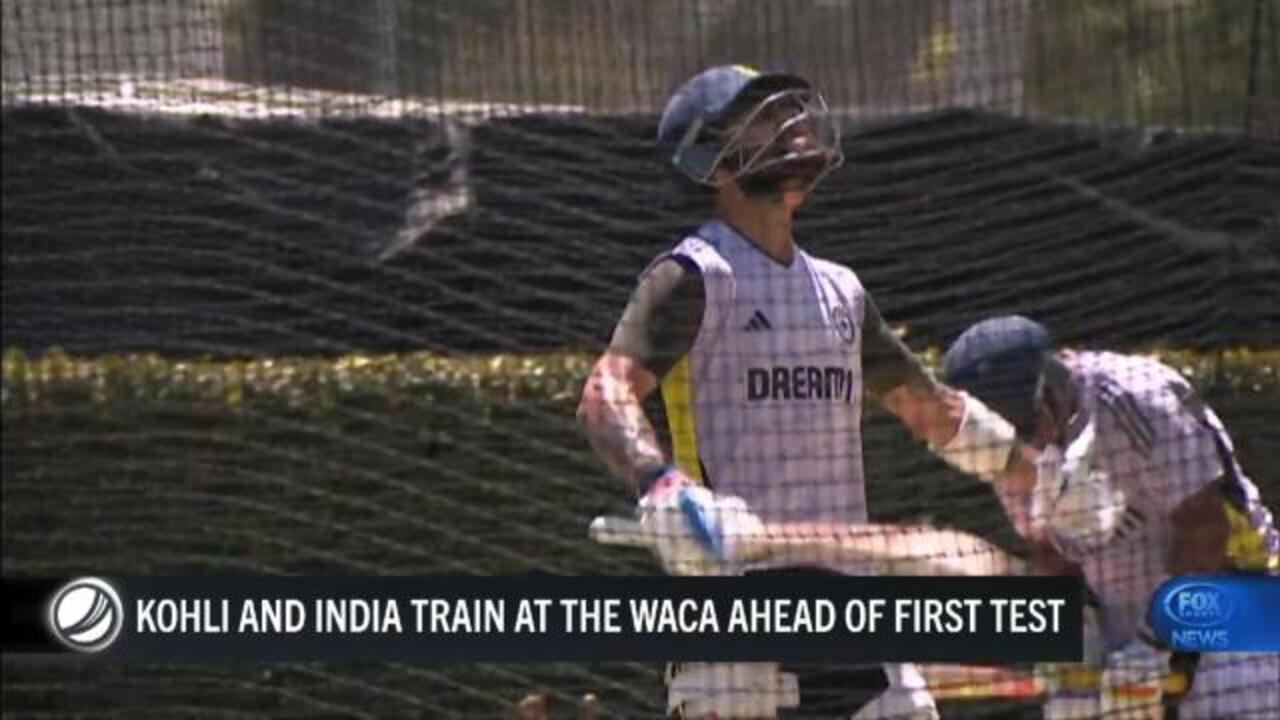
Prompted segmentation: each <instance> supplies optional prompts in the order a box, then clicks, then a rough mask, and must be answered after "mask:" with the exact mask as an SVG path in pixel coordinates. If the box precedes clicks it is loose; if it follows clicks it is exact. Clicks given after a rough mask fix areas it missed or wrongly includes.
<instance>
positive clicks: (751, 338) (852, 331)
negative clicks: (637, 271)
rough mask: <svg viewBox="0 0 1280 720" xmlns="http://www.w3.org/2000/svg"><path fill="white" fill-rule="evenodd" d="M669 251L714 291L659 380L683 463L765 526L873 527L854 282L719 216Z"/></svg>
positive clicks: (836, 268) (839, 269)
mask: <svg viewBox="0 0 1280 720" xmlns="http://www.w3.org/2000/svg"><path fill="white" fill-rule="evenodd" d="M670 254H671V255H677V256H680V257H682V258H687V259H688V260H690V261H692V262H693V263H695V264H696V265H697V266H698V268H699V270H701V272H702V277H703V283H704V287H705V289H706V304H705V310H704V314H703V321H702V325H701V330H700V332H699V334H698V336H697V338H696V339H695V341H694V344H693V348H692V350H691V351H690V352H689V353H688V354H687V355H686V357H685V359H684V360H682V361H681V362H680V363H678V364H677V365H676V367H675V369H674V370H672V371H671V373H669V374H668V375H667V377H666V378H664V379H663V382H662V384H663V400H664V403H665V405H666V412H667V417H668V423H669V424H670V426H671V430H672V444H673V446H674V451H675V452H674V454H675V457H676V462H677V464H679V465H680V467H681V468H682V469H683V470H685V471H686V472H688V473H690V474H692V475H695V476H698V475H702V476H703V479H704V480H705V481H706V482H707V483H708V484H709V485H710V487H712V488H713V489H714V490H716V491H717V492H720V493H726V494H732V495H738V496H741V497H742V498H743V499H745V500H746V501H747V503H748V504H749V505H750V507H751V508H752V509H753V511H754V512H756V513H757V514H758V515H760V517H762V518H763V519H764V520H766V521H769V522H785V521H832V522H842V523H849V524H853V523H863V522H866V519H867V508H866V494H865V490H864V487H863V475H862V438H861V432H860V428H861V415H862V368H861V345H862V331H861V329H862V324H863V309H864V307H865V298H866V294H865V291H864V290H863V288H862V284H861V283H860V282H859V281H858V278H857V276H856V275H855V274H854V273H853V271H852V270H850V269H848V268H845V267H843V266H840V265H837V264H835V263H831V262H827V261H825V260H819V259H817V258H814V257H812V256H810V255H808V254H806V253H804V252H802V251H800V250H799V249H797V251H796V253H795V257H794V259H793V260H792V262H791V264H790V266H786V265H783V264H781V263H779V262H778V261H776V260H774V259H772V258H770V257H769V256H767V255H765V254H764V253H763V252H762V251H761V250H759V249H758V248H757V247H756V246H754V245H753V244H751V243H750V242H749V241H747V240H746V239H744V238H743V237H742V236H740V235H739V234H738V233H737V232H735V231H734V230H733V229H731V228H730V227H729V226H728V225H727V224H725V223H723V222H720V221H713V222H710V223H707V224H706V225H704V226H702V227H701V228H700V229H699V230H698V232H697V233H696V234H695V235H693V236H690V237H688V238H686V239H685V240H684V241H683V242H681V243H680V244H679V245H678V246H676V248H675V249H674V250H673V251H671V253H670Z"/></svg>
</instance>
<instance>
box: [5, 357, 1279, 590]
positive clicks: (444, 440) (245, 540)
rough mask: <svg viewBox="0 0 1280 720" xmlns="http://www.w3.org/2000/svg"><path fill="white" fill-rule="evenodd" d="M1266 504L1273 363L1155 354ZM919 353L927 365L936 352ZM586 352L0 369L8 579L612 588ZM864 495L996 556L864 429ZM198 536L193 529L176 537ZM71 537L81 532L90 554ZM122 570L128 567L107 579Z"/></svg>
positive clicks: (888, 437) (1273, 468) (897, 435)
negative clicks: (369, 577)
mask: <svg viewBox="0 0 1280 720" xmlns="http://www.w3.org/2000/svg"><path fill="white" fill-rule="evenodd" d="M1162 355H1163V356H1164V357H1165V359H1166V360H1168V361H1169V362H1170V363H1171V364H1173V365H1175V366H1177V367H1179V368H1180V369H1182V370H1183V371H1184V372H1186V373H1187V374H1189V375H1190V376H1192V377H1193V378H1194V379H1195V380H1196V382H1197V383H1198V384H1199V385H1200V386H1201V387H1202V388H1204V389H1205V391H1206V394H1207V395H1208V397H1209V398H1210V400H1211V402H1212V403H1213V405H1214V406H1215V407H1216V408H1217V409H1218V411H1219V412H1220V413H1221V414H1222V415H1223V416H1224V419H1225V420H1226V422H1227V423H1228V425H1229V426H1230V427H1231V429H1232V432H1233V435H1234V436H1235V439H1236V442H1237V444H1238V445H1239V447H1240V450H1241V454H1242V456H1243V458H1244V462H1245V464H1246V466H1247V467H1248V468H1249V469H1250V471H1251V472H1252V473H1253V474H1254V475H1255V476H1256V477H1257V479H1258V480H1259V482H1260V484H1262V485H1263V486H1264V492H1265V493H1267V494H1268V495H1269V496H1270V497H1276V496H1277V494H1280V492H1278V491H1280V483H1277V482H1276V478H1277V477H1278V476H1280V473H1278V472H1277V458H1280V432H1278V431H1277V430H1276V429H1275V428H1276V427H1277V426H1280V422H1278V420H1280V402H1278V401H1277V398H1280V384H1278V382H1277V378H1278V375H1280V374H1278V373H1277V368H1278V367H1280V353H1278V352H1263V353H1253V352H1247V351H1239V352H1228V353H1224V354H1222V355H1221V356H1216V355H1215V356H1204V355H1196V354H1191V353H1186V352H1167V353H1162ZM926 357H928V358H929V359H930V361H931V362H935V361H936V358H937V353H936V352H932V353H927V354H926ZM590 361H591V358H590V356H588V355H586V354H559V355H540V356H513V355H499V356H486V357H467V358H446V357H440V356H434V355H428V354H407V355H394V356H392V355H388V356H358V355H353V356H347V357H342V358H338V359H306V358H300V359H275V360H266V359H262V360H252V361H185V360H184V361H176V360H172V359H165V358H161V357H158V356H128V357H101V358H95V359H85V358H75V357H69V356H66V355H62V354H50V355H46V356H42V357H39V358H32V357H25V356H23V355H22V354H20V353H17V352H10V353H8V354H7V355H6V356H5V358H4V390H5V392H4V403H3V417H4V428H5V432H4V463H3V477H4V486H3V487H4V503H3V507H4V521H5V523H4V540H5V543H4V547H5V561H6V566H7V567H13V568H14V570H23V569H27V570H30V569H32V568H33V567H35V566H36V564H43V565H45V566H48V565H49V564H51V563H52V564H55V565H59V566H61V565H72V564H78V565H79V566H82V567H86V568H88V567H93V568H95V569H96V570H97V571H99V572H105V571H108V570H114V571H120V572H127V571H162V570H163V571H173V570H178V569H182V570H188V571H194V572H207V571H218V570H223V569H229V570H234V569H254V570H261V569H267V570H279V571H284V572H300V571H325V572H329V571H353V572H412V573H420V572H449V571H457V572H480V573H494V572H524V571H533V570H547V571H554V572H613V571H632V570H637V569H643V568H646V567H647V565H646V563H647V562H648V561H647V559H646V558H644V557H643V555H642V554H636V553H623V554H622V555H621V556H618V554H616V553H614V554H610V555H608V556H605V555H604V554H602V553H600V552H599V551H598V550H597V549H595V548H592V547H591V546H589V545H588V544H587V543H586V542H585V541H584V540H583V537H582V536H583V529H584V527H585V523H586V522H587V520H588V519H589V518H590V517H591V516H592V515H593V514H595V513H599V512H604V511H609V510H623V509H625V507H626V498H625V493H624V492H623V490H622V488H621V487H620V486H619V484H618V483H617V482H616V481H615V480H613V479H611V478H609V477H608V476H607V474H606V473H605V472H604V470H603V468H602V467H601V466H600V465H599V463H598V462H597V461H596V460H595V459H594V458H593V457H592V455H591V453H590V452H589V450H588V449H587V447H586V444H585V442H584V441H583V440H582V438H581V436H580V434H579V432H578V429H577V428H576V426H575V423H574V420H573V408H574V405H575V403H576V400H577V396H578V392H579V390H580V388H581V385H582V382H583V380H584V378H585V376H586V373H587V372H588V370H589V367H590ZM865 434H866V441H865V446H866V447H865V452H866V455H867V466H868V469H869V477H870V478H871V481H870V491H869V492H870V501H871V506H872V508H873V511H874V513H875V514H876V515H877V517H879V518H881V519H908V518H911V519H917V518H927V519H932V520H933V521H935V522H939V523H944V524H948V525H953V526H958V527H963V528H968V529H973V530H979V531H983V532H989V533H991V532H993V533H995V534H996V536H997V537H998V538H1000V539H1002V540H1004V541H1006V542H1010V543H1011V542H1013V541H1012V537H1011V535H1010V534H1009V532H1008V528H1007V526H1006V525H1005V523H1004V520H1003V517H1002V514H1001V513H1000V512H999V509H998V507H997V505H996V504H995V502H994V500H993V498H992V497H991V495H990V494H989V492H988V491H987V490H986V488H984V487H982V486H980V485H978V484H977V483H974V482H971V481H968V480H965V479H963V478H960V477H958V476H955V475H954V474H953V473H951V471H949V470H948V469H946V468H945V467H944V466H942V465H941V464H940V463H939V462H938V461H937V460H936V459H935V458H933V457H932V456H930V455H929V454H928V453H926V452H925V451H924V450H923V449H922V448H921V447H920V446H918V445H917V444H916V443H914V442H913V441H912V440H911V439H910V438H909V437H908V436H907V435H906V433H905V432H904V431H903V430H902V429H901V428H900V426H899V425H898V424H897V423H896V422H894V421H892V420H891V419H889V418H888V417H887V416H885V415H884V414H883V413H880V412H872V413H870V414H869V417H868V419H867V423H866V430H865ZM193 527H197V528H200V529H201V531H200V532H199V533H196V534H192V533H191V532H189V531H190V529H191V528H193ZM85 528H95V529H100V530H101V531H102V532H101V533H98V534H96V535H95V538H94V540H93V542H91V543H90V542H88V541H87V540H86V539H85V536H84V534H83V532H72V530H76V531H81V530H83V529H85ZM121 563H129V565H128V566H123V565H121Z"/></svg>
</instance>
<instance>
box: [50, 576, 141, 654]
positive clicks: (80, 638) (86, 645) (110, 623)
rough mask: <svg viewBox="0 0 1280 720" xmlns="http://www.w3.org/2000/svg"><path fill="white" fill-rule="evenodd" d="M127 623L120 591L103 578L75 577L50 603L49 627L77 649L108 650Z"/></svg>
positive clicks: (85, 651) (64, 643)
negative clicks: (125, 622)
mask: <svg viewBox="0 0 1280 720" xmlns="http://www.w3.org/2000/svg"><path fill="white" fill-rule="evenodd" d="M123 624H124V606H123V605H122V604H121V603H120V594H119V593H117V592H116V589H115V588H114V587H112V586H111V584H110V583H108V582H107V581H105V580H102V579H99V578H94V577H84V578H78V579H76V580H72V581H71V582H69V583H67V584H66V585H63V586H62V587H61V588H60V589H59V590H58V592H57V593H55V594H54V596H53V601H52V602H50V603H49V629H50V630H52V631H53V634H54V636H55V637H57V638H58V640H59V641H61V642H62V644H63V645H66V646H67V647H69V648H71V649H72V650H75V651H77V652H84V653H94V652H98V651H100V650H105V649H106V648H107V647H109V646H110V645H111V643H113V642H115V640H116V638H117V637H118V636H119V635H120V628H121V626H122V625H123Z"/></svg>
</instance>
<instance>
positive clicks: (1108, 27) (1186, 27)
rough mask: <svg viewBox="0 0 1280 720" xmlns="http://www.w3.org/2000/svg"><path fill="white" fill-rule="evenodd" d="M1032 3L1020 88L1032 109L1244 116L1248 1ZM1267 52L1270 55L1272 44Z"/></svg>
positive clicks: (1233, 120) (1122, 118)
mask: <svg viewBox="0 0 1280 720" xmlns="http://www.w3.org/2000/svg"><path fill="white" fill-rule="evenodd" d="M1031 7H1032V10H1031V12H1030V14H1029V32H1028V39H1027V47H1028V62H1029V67H1028V80H1027V93H1028V98H1029V101H1030V102H1031V104H1032V105H1033V107H1035V108H1037V109H1038V110H1040V111H1042V112H1046V113H1049V114H1054V115H1069V116H1077V117H1083V118H1087V119H1090V120H1096V121H1102V122H1108V123H1134V122H1137V123H1142V124H1152V125H1165V126H1178V127H1206V126H1209V127H1234V126H1237V125H1238V124H1239V122H1240V118H1242V117H1243V115H1244V107H1245V103H1246V102H1247V83H1248V77H1249V71H1250V62H1251V54H1252V51H1253V33H1254V27H1253V25H1254V12H1255V7H1256V3H1255V1H1254V0H1130V1H1128V2H1116V0H1077V1H1073V2H1056V1H1045V2H1038V3H1034V4H1033V5H1032V6H1031ZM1271 42H1272V43H1274V40H1272V41H1271ZM1263 46H1264V47H1268V46H1269V45H1267V44H1265V43H1264V45H1263ZM1271 55H1272V57H1271V58H1270V60H1269V61H1270V62H1273V63H1274V61H1275V52H1274V50H1272V52H1271ZM1271 94H1273V95H1274V88H1272V90H1271Z"/></svg>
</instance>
